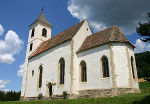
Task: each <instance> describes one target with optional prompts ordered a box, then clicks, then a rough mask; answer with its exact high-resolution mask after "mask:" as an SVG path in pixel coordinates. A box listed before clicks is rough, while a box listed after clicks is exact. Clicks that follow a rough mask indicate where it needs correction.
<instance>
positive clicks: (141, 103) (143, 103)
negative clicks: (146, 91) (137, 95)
mask: <svg viewBox="0 0 150 104" xmlns="http://www.w3.org/2000/svg"><path fill="white" fill-rule="evenodd" d="M133 104H150V95H148V96H146V97H144V98H143V99H141V100H138V101H134V102H133Z"/></svg>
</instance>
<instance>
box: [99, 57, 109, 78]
mask: <svg viewBox="0 0 150 104" xmlns="http://www.w3.org/2000/svg"><path fill="white" fill-rule="evenodd" d="M101 62H102V72H103V78H106V77H109V65H108V59H107V57H106V56H103V57H102V59H101Z"/></svg>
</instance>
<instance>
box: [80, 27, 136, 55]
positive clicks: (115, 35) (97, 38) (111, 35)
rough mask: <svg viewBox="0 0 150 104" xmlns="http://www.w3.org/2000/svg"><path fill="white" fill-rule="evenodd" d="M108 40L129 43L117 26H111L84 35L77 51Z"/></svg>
mask: <svg viewBox="0 0 150 104" xmlns="http://www.w3.org/2000/svg"><path fill="white" fill-rule="evenodd" d="M109 42H127V43H129V44H131V43H130V42H129V41H128V39H127V38H126V37H125V35H124V34H123V33H122V32H121V31H120V30H119V28H118V27H117V26H113V27H110V28H107V29H104V30H102V31H100V32H97V33H95V34H93V35H90V36H88V37H86V39H85V41H84V42H83V43H82V45H81V47H80V48H79V50H78V52H81V51H85V50H87V49H90V48H93V47H96V46H99V45H102V44H105V43H109ZM131 45H132V44H131ZM132 46H133V45H132ZM133 47H134V46H133Z"/></svg>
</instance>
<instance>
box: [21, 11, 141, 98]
mask: <svg viewBox="0 0 150 104" xmlns="http://www.w3.org/2000/svg"><path fill="white" fill-rule="evenodd" d="M29 27H30V31H29V38H28V43H27V51H26V60H25V66H24V75H23V82H22V89H21V99H22V100H30V99H37V97H38V96H39V94H42V95H43V97H44V98H47V99H51V98H53V99H61V98H63V94H64V93H66V94H67V98H68V99H76V98H88V97H107V96H117V95H121V94H125V93H136V92H139V85H138V78H137V70H136V63H135V56H134V48H135V47H134V45H132V44H131V43H130V42H129V40H128V39H127V38H126V37H125V35H124V34H123V33H122V32H121V31H120V30H119V28H118V27H117V26H112V27H110V28H107V29H104V30H102V31H99V32H97V33H94V34H93V33H92V32H91V29H90V26H89V23H88V21H87V20H83V21H81V22H79V23H77V24H75V25H74V26H72V27H70V28H69V29H67V30H65V31H63V32H61V33H59V34H57V35H55V36H54V37H51V31H52V25H51V24H50V23H49V22H48V20H47V19H46V17H45V16H44V14H43V13H41V14H40V16H39V17H38V18H37V20H36V21H34V22H33V23H32V24H31V25H30V26H29Z"/></svg>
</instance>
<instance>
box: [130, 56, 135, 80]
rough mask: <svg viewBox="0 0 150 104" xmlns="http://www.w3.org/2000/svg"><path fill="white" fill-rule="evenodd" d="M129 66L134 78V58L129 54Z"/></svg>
mask: <svg viewBox="0 0 150 104" xmlns="http://www.w3.org/2000/svg"><path fill="white" fill-rule="evenodd" d="M131 67H132V75H133V79H135V74H134V59H133V57H132V56H131Z"/></svg>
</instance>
